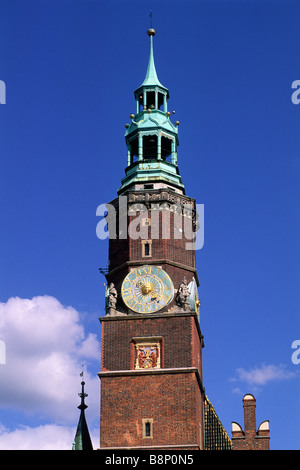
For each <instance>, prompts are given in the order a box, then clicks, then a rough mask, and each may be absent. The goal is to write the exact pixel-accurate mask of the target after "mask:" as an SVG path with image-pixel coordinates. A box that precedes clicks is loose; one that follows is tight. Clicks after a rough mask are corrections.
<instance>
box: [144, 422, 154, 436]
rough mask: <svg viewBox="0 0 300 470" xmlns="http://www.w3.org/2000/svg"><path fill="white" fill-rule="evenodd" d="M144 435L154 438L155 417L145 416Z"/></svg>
mask: <svg viewBox="0 0 300 470" xmlns="http://www.w3.org/2000/svg"><path fill="white" fill-rule="evenodd" d="M142 426H143V437H144V438H147V439H152V438H153V418H145V419H143V421H142Z"/></svg>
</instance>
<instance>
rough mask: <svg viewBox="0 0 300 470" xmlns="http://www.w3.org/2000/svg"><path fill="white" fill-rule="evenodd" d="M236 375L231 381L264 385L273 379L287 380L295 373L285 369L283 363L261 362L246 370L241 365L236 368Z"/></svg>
mask: <svg viewBox="0 0 300 470" xmlns="http://www.w3.org/2000/svg"><path fill="white" fill-rule="evenodd" d="M236 373H237V377H236V378H234V379H232V381H237V380H239V381H241V382H245V383H247V384H248V385H266V384H267V383H268V382H271V381H273V380H287V379H291V378H293V377H295V373H294V372H291V371H289V370H287V369H286V366H284V365H279V366H276V365H273V364H269V365H266V364H263V365H262V366H260V367H254V368H253V369H249V370H246V369H244V368H242V367H240V368H238V369H236Z"/></svg>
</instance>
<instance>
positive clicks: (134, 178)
mask: <svg viewBox="0 0 300 470" xmlns="http://www.w3.org/2000/svg"><path fill="white" fill-rule="evenodd" d="M147 34H148V36H149V37H150V56H149V61H148V67H147V72H146V77H145V80H144V81H143V83H142V85H140V87H139V88H138V89H137V90H135V92H134V96H135V101H136V113H135V114H133V113H132V114H130V118H131V124H126V126H125V127H126V129H127V130H126V132H125V141H126V145H127V168H126V169H125V173H126V176H125V178H123V179H122V186H121V187H120V188H119V191H118V194H123V193H125V192H126V191H127V190H129V189H134V190H139V189H143V188H144V185H145V184H147V185H148V188H149V184H150V185H151V188H153V189H156V188H157V187H158V185H159V187H160V188H163V187H168V188H170V187H171V188H172V189H174V190H175V191H177V192H180V193H184V185H183V183H182V180H181V176H180V174H179V170H178V165H177V147H178V145H179V140H178V125H179V122H178V121H176V122H175V124H173V123H172V121H171V119H170V115H171V113H170V112H169V111H168V99H169V90H168V89H167V88H166V87H164V86H163V85H162V84H161V83H160V81H159V80H158V76H157V72H156V68H155V63H154V54H153V37H154V35H155V30H154V29H153V28H152V27H151V28H150V29H148V31H147ZM173 113H174V111H173Z"/></svg>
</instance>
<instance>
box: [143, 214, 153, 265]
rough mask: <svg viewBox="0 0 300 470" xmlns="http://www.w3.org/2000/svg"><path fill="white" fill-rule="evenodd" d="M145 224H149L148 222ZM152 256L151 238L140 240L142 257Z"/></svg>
mask: <svg viewBox="0 0 300 470" xmlns="http://www.w3.org/2000/svg"><path fill="white" fill-rule="evenodd" d="M148 220H150V219H148ZM145 225H150V222H148V223H147V224H146V223H145ZM151 256H152V240H142V257H143V258H144V257H148V258H150V257H151Z"/></svg>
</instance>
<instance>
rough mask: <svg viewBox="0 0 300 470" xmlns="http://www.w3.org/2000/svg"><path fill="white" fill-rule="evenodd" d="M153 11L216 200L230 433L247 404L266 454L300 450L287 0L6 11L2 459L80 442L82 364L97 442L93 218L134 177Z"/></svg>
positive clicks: (298, 143)
mask: <svg viewBox="0 0 300 470" xmlns="http://www.w3.org/2000/svg"><path fill="white" fill-rule="evenodd" d="M151 8H152V10H153V26H154V27H155V29H156V31H157V34H156V36H155V38H154V53H155V63H156V68H157V72H158V77H159V79H160V81H161V82H162V84H163V85H165V86H166V87H168V89H169V91H170V100H169V109H171V110H173V109H174V110H175V111H176V114H175V118H176V119H178V120H179V121H180V126H179V140H180V145H179V148H178V163H179V169H180V173H181V176H182V178H183V182H184V184H185V188H186V193H187V194H188V195H189V196H191V197H195V198H196V201H197V203H201V204H204V207H205V233H204V239H205V241H204V247H203V248H202V249H201V250H199V251H198V252H197V267H198V276H199V279H200V288H199V297H200V300H201V304H202V305H201V329H202V332H203V334H204V341H205V348H204V351H203V372H204V386H205V388H206V393H207V395H208V397H209V399H210V401H211V402H212V403H213V405H214V406H215V409H216V411H217V413H218V415H219V417H220V418H221V420H222V422H223V424H224V426H225V428H226V429H227V431H228V433H229V435H230V436H231V421H237V422H239V423H240V424H241V425H242V426H243V409H242V397H243V395H244V394H245V393H253V394H254V395H255V397H256V400H257V425H259V424H260V422H261V421H263V420H266V419H269V420H270V435H271V448H272V449H299V448H300V436H299V425H300V410H299V407H300V399H299V396H300V394H299V388H300V378H299V371H300V365H297V364H294V363H293V362H292V360H291V357H292V353H293V350H292V349H291V345H292V342H293V341H295V340H298V339H299V337H300V328H299V281H300V268H299V255H300V252H299V251H300V250H299V237H300V218H299V201H300V191H299V179H300V150H299V149H300V133H299V125H300V105H295V104H293V103H292V101H291V95H292V92H293V90H292V88H291V85H292V82H293V81H294V80H298V79H300V55H299V43H300V32H299V21H298V20H299V15H300V5H299V2H297V1H287V0H281V1H280V0H277V1H276V0H260V1H255V0H242V1H229V0H228V1H227V0H223V1H221V0H219V1H217V0H216V1H214V0H209V1H204V0H203V1H196V0H195V1H192V0H186V1H185V2H179V1H175V0H173V1H172V2H171V1H166V0H163V1H155V0H152V1H151V2H150V1H146V0H145V1H143V2H141V1H135V0H129V1H127V2H125V1H123V2H122V1H116V0H111V1H110V2H104V1H103V0H59V1H58V0H51V1H50V0H26V1H24V0H10V2H4V1H0V10H1V15H0V80H2V81H4V82H5V84H6V104H5V105H2V106H0V129H1V133H0V135H1V140H0V142H1V144H0V156H1V160H0V161H1V172H0V175H1V185H0V201H1V202H0V204H1V221H2V223H1V232H0V237H1V238H0V240H1V243H0V259H1V264H0V302H1V304H0V312H1V317H0V340H2V341H4V342H5V344H6V364H0V382H1V387H0V448H15V449H18V448H22V446H23V448H24V447H26V448H37V446H38V447H39V448H70V447H71V445H72V440H73V437H74V435H75V431H76V425H77V420H78V416H79V410H77V408H76V407H77V406H78V405H79V398H78V396H77V393H78V392H80V377H79V373H80V372H81V365H82V364H84V367H85V380H86V387H87V390H86V391H87V393H88V394H89V396H88V398H87V404H88V405H89V408H88V409H87V412H86V413H87V419H88V422H89V426H90V430H91V434H92V436H93V441H94V445H95V447H96V446H97V445H98V440H99V379H98V377H97V372H98V371H99V367H100V354H99V342H100V323H99V320H98V317H99V316H102V315H103V314H104V285H103V284H104V282H105V279H104V277H103V276H101V275H100V274H99V273H98V268H99V267H105V266H107V241H101V240H99V239H98V238H97V237H96V225H97V222H98V221H99V218H97V217H96V208H97V207H98V205H99V204H103V203H106V202H109V201H110V200H112V199H113V198H114V197H115V196H116V191H117V189H118V188H119V186H120V182H121V178H122V177H123V176H124V168H125V166H126V147H125V141H124V132H125V127H124V126H125V124H126V123H127V122H129V114H130V113H132V112H135V102H134V97H133V91H134V90H135V89H136V88H137V87H138V86H139V85H140V84H141V83H142V81H143V79H144V77H145V73H146V68H147V61H148V53H149V38H148V36H147V35H146V31H147V29H148V27H149V22H150V20H149V12H150V9H151ZM37 436H38V439H37Z"/></svg>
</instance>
